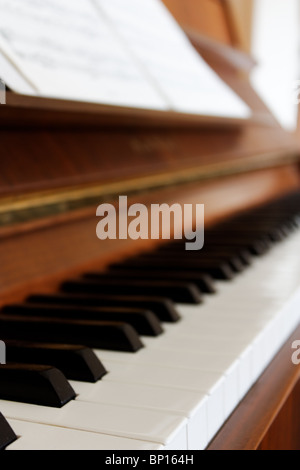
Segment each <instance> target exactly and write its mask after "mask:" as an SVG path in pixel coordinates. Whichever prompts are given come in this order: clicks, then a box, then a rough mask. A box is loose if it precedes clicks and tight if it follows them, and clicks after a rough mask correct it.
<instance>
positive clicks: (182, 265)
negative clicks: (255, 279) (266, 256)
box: [110, 256, 234, 280]
mask: <svg viewBox="0 0 300 470" xmlns="http://www.w3.org/2000/svg"><path fill="white" fill-rule="evenodd" d="M110 269H111V270H114V269H118V270H120V269H123V270H127V269H138V270H142V271H144V270H149V271H153V270H155V271H172V270H174V271H176V272H177V273H178V274H179V273H181V272H183V273H184V272H186V271H190V272H196V273H198V274H201V273H204V274H208V275H210V276H212V277H214V278H215V279H220V280H231V279H233V277H234V272H233V270H232V269H231V267H230V266H229V264H227V263H222V262H220V263H218V262H215V261H213V262H207V261H205V262H203V263H202V262H198V261H194V260H183V259H174V260H172V259H171V260H166V259H160V258H159V257H158V258H155V259H152V258H146V257H143V256H140V257H139V258H136V259H133V260H131V259H129V260H125V261H124V262H123V263H114V264H112V265H111V266H110Z"/></svg>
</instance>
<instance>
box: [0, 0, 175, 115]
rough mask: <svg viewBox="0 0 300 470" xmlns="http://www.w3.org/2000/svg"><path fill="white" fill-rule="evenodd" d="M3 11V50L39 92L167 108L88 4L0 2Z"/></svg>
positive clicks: (0, 27)
mask: <svg viewBox="0 0 300 470" xmlns="http://www.w3.org/2000/svg"><path fill="white" fill-rule="evenodd" d="M0 12H1V14H0V51H1V52H2V54H3V56H5V57H6V59H7V60H8V61H9V62H10V63H11V64H12V65H14V67H15V68H16V70H18V71H19V72H20V74H22V76H23V78H24V79H25V80H26V81H27V83H28V86H29V87H30V88H31V89H32V90H35V91H36V93H37V94H40V95H43V96H49V97H56V98H63V99H72V100H84V101H92V102H99V103H107V104H115V105H122V106H134V107H145V108H157V109H166V108H167V104H166V102H165V101H164V100H163V99H162V98H161V96H160V95H159V93H158V92H157V90H155V88H154V87H153V86H152V84H151V83H149V82H148V79H147V78H146V77H145V76H144V75H143V73H142V72H141V70H140V69H139V67H138V66H137V64H136V63H135V62H134V61H133V60H132V58H131V56H130V54H128V52H127V51H126V50H125V49H124V48H123V46H122V44H121V42H120V41H119V40H118V39H117V38H116V37H115V36H114V34H113V33H112V31H111V29H110V28H109V27H108V26H107V24H106V23H105V21H104V19H103V18H102V17H101V15H100V14H99V11H97V9H96V8H95V5H94V4H93V3H92V2H91V1H90V0H72V1H71V0H0ZM1 72H2V73H1ZM0 73H1V78H2V79H3V80H4V81H5V82H6V83H7V85H8V86H12V88H13V89H14V90H15V91H18V92H21V93H22V92H23V89H24V87H20V89H16V88H18V84H16V81H15V80H13V79H12V77H11V75H10V74H9V73H8V72H6V71H5V70H4V69H2V70H1V71H0ZM12 82H13V83H12Z"/></svg>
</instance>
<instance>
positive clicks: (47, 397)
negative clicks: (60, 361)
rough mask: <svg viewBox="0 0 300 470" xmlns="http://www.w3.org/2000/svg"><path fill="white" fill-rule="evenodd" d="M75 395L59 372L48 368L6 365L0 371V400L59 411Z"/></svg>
mask: <svg viewBox="0 0 300 470" xmlns="http://www.w3.org/2000/svg"><path fill="white" fill-rule="evenodd" d="M75 397H76V394H75V392H74V390H73V388H72V387H71V385H70V384H69V382H68V381H67V379H66V378H65V376H64V375H63V374H62V372H61V371H60V370H58V369H55V368H54V367H51V366H41V365H28V364H6V365H4V366H1V367H0V399H1V400H8V401H15V402H20V403H30V404H32V405H41V406H49V407H53V408H61V407H63V406H64V405H66V404H67V403H69V402H70V401H71V400H73V399H75Z"/></svg>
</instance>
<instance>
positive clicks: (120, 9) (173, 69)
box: [93, 0, 250, 118]
mask: <svg viewBox="0 0 300 470" xmlns="http://www.w3.org/2000/svg"><path fill="white" fill-rule="evenodd" d="M93 1H94V2H95V3H96V4H97V5H98V7H99V8H100V10H101V11H102V12H104V13H105V14H106V15H107V18H108V19H109V20H110V22H111V24H112V26H113V27H114V28H115V31H116V33H117V34H118V35H119V37H120V38H121V39H122V40H123V41H124V42H125V43H126V44H127V46H128V48H129V50H130V51H131V53H132V54H133V55H134V56H135V57H136V58H137V59H138V60H139V62H140V63H141V65H142V67H143V69H144V71H145V73H146V74H147V75H148V77H149V79H150V80H152V82H153V83H154V84H155V86H156V87H157V88H158V89H160V91H161V92H162V93H163V95H164V96H165V98H166V99H167V100H168V102H169V104H170V106H171V107H173V108H175V109H176V110H178V111H183V112H188V113H198V114H203V115H213V116H225V117H237V118H246V117H249V115H250V110H249V108H248V107H247V106H246V104H245V103H244V102H243V101H242V100H241V99H240V98H239V97H238V96H237V95H236V94H235V93H234V92H233V91H232V90H231V89H230V88H229V87H228V86H227V85H226V84H225V83H224V82H223V81H222V80H221V79H220V78H219V77H218V76H217V75H216V74H215V73H214V72H213V71H212V70H211V69H210V67H209V66H208V65H207V64H206V62H205V61H204V60H203V59H202V58H201V57H200V56H199V54H198V53H197V52H196V51H195V49H194V48H193V47H192V45H191V44H190V42H189V41H188V39H187V38H186V36H185V35H184V33H183V32H182V30H181V29H180V27H179V26H178V24H177V23H176V21H175V20H174V19H173V17H172V16H171V14H170V13H169V11H168V10H167V9H166V7H165V6H164V5H163V3H162V2H161V1H160V0H126V1H124V0H93Z"/></svg>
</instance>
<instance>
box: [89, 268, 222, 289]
mask: <svg viewBox="0 0 300 470" xmlns="http://www.w3.org/2000/svg"><path fill="white" fill-rule="evenodd" d="M83 278H84V279H90V280H101V279H119V280H121V279H136V280H149V281H153V280H167V281H175V282H187V283H191V284H195V285H196V286H197V287H198V289H199V290H200V291H201V292H202V293H206V294H214V293H215V292H216V289H215V287H214V281H213V279H212V278H211V277H210V276H207V275H201V274H197V273H195V272H188V271H187V272H177V271H163V270H161V271H159V270H157V271H154V270H153V271H152V270H149V269H147V268H145V270H144V271H142V269H130V268H128V269H125V268H124V269H117V268H114V269H111V270H110V271H106V272H99V273H98V272H95V273H86V274H84V275H83Z"/></svg>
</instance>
